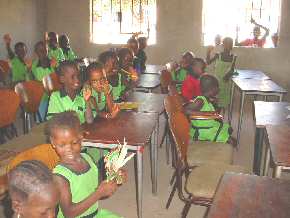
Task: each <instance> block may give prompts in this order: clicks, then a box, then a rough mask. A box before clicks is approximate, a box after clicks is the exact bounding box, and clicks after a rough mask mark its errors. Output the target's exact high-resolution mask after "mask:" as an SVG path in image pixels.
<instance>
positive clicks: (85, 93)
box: [83, 85, 92, 102]
mask: <svg viewBox="0 0 290 218" xmlns="http://www.w3.org/2000/svg"><path fill="white" fill-rule="evenodd" d="M83 96H84V99H85V101H86V102H88V101H89V99H90V97H91V96H92V89H91V88H90V87H89V86H88V85H85V86H84V88H83Z"/></svg>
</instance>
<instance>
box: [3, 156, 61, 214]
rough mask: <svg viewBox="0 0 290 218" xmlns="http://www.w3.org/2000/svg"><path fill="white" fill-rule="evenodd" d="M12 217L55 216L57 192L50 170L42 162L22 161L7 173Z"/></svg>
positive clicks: (57, 200)
mask: <svg viewBox="0 0 290 218" xmlns="http://www.w3.org/2000/svg"><path fill="white" fill-rule="evenodd" d="M8 189H9V194H10V197H11V201H12V209H13V211H14V216H13V217H14V218H16V217H17V218H19V217H21V218H32V217H55V208H56V205H57V204H58V202H59V192H58V190H57V187H56V184H55V182H54V181H53V176H52V173H51V171H50V170H49V169H48V167H47V166H45V165H44V164H43V163H42V162H40V161H36V160H30V161H23V162H21V163H20V164H19V165H18V166H16V167H15V168H14V169H13V170H12V171H10V172H9V175H8Z"/></svg>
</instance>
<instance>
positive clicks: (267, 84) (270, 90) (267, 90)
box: [230, 78, 287, 145]
mask: <svg viewBox="0 0 290 218" xmlns="http://www.w3.org/2000/svg"><path fill="white" fill-rule="evenodd" d="M232 82H233V88H232V89H233V91H232V96H231V99H233V96H234V91H235V87H237V88H238V90H239V91H240V93H241V98H240V109H239V121H238V131H237V143H238V145H239V142H240V135H241V128H242V121H243V112H244V111H243V108H244V102H245V96H246V95H260V96H264V99H265V100H266V99H267V96H277V97H279V101H282V97H283V95H284V94H286V93H287V91H286V90H285V89H283V88H282V87H280V86H279V85H277V84H276V83H275V82H273V81H272V80H260V79H239V78H233V79H232ZM232 101H233V100H231V105H230V120H231V117H232V115H231V114H232V106H233V103H232Z"/></svg>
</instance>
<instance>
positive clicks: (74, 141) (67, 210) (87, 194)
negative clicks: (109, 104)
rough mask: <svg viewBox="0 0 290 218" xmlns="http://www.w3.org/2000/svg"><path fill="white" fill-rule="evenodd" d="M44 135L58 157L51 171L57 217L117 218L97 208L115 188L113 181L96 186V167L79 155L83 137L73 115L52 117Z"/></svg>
mask: <svg viewBox="0 0 290 218" xmlns="http://www.w3.org/2000/svg"><path fill="white" fill-rule="evenodd" d="M47 133H48V136H49V138H50V141H51V144H52V146H53V147H54V149H55V150H56V152H57V154H58V155H59V157H60V163H59V164H58V165H57V166H56V167H55V169H54V170H53V173H54V178H55V181H56V184H57V187H58V188H59V190H60V207H59V211H58V214H57V217H58V218H61V217H92V218H93V217H96V218H117V217H119V216H117V215H114V214H113V213H111V212H110V211H107V210H104V209H100V208H99V206H98V201H99V200H100V199H103V198H108V197H110V196H112V195H113V194H114V193H115V191H116V190H117V188H118V186H117V183H116V182H115V181H103V182H101V183H100V184H99V182H98V168H97V166H96V165H95V164H94V162H93V161H92V159H91V157H90V156H89V155H87V154H83V153H80V150H81V143H82V138H83V137H82V130H81V125H80V122H79V120H78V117H77V116H76V115H75V113H73V112H64V113H60V114H57V115H55V116H54V117H53V118H52V119H51V120H50V121H49V123H48V126H47ZM120 174H121V175H122V178H123V179H122V181H123V182H125V181H126V178H127V175H126V172H125V171H120Z"/></svg>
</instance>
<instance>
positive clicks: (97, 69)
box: [83, 62, 120, 118]
mask: <svg viewBox="0 0 290 218" xmlns="http://www.w3.org/2000/svg"><path fill="white" fill-rule="evenodd" d="M87 74H88V75H87V78H88V81H87V84H86V85H85V87H84V90H83V93H84V98H85V99H86V101H90V103H91V104H92V105H93V106H91V108H93V109H94V110H95V112H96V113H97V114H98V116H100V117H103V118H115V117H116V116H117V114H118V113H119V111H120V109H119V107H118V105H116V104H114V103H113V100H112V95H111V91H112V87H111V86H110V85H109V83H108V81H107V80H106V78H105V77H104V74H103V65H102V64H100V63H96V62H95V63H91V64H90V65H89V66H88V68H87Z"/></svg>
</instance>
